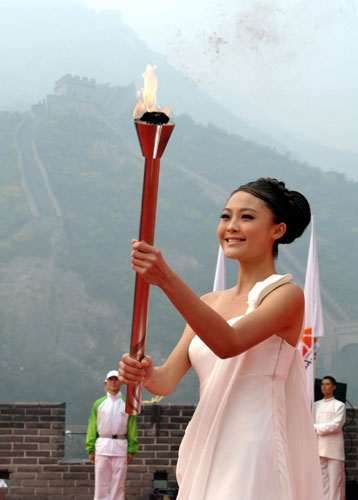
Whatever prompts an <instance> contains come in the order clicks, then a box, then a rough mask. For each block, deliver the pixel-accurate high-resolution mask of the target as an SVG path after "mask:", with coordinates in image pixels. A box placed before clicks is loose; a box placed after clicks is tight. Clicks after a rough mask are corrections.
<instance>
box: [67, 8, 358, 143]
mask: <svg viewBox="0 0 358 500" xmlns="http://www.w3.org/2000/svg"><path fill="white" fill-rule="evenodd" d="M76 1H78V2H82V3H84V4H86V5H87V6H88V7H90V8H94V9H97V10H99V9H105V8H112V9H114V8H116V9H119V10H121V12H122V18H123V21H124V22H125V23H126V24H128V25H130V26H131V27H132V28H133V29H134V30H135V31H136V32H137V33H138V34H139V35H140V36H141V37H142V38H143V39H144V40H145V41H146V42H147V44H148V45H149V46H150V47H151V48H152V49H154V50H156V51H158V52H161V53H163V54H164V55H166V56H167V57H168V59H169V62H171V63H172V64H173V66H175V67H176V68H178V69H180V70H182V71H183V72H184V73H185V75H186V76H187V77H188V78H190V79H192V80H193V81H195V82H197V83H198V84H200V85H202V86H203V87H204V88H207V89H209V90H210V92H213V91H214V90H215V91H217V92H218V95H219V100H221V102H222V103H224V104H226V105H229V104H230V102H231V103H232V108H233V110H234V111H235V112H236V113H238V114H239V115H241V116H243V117H244V118H246V119H250V118H251V119H254V120H255V121H256V122H257V121H258V120H260V121H261V122H262V123H263V125H266V126H267V125H271V126H272V124H276V125H277V126H284V127H286V128H288V129H289V130H291V131H293V132H296V133H298V134H300V135H302V136H304V137H306V138H310V139H313V140H314V141H316V142H318V143H321V144H325V145H328V146H334V147H337V148H340V149H350V150H352V151H356V152H358V141H357V136H358V64H357V58H358V56H357V54H358V0H205V1H204V0H195V1H193V0H150V1H145V0H131V1H128V0H76Z"/></svg>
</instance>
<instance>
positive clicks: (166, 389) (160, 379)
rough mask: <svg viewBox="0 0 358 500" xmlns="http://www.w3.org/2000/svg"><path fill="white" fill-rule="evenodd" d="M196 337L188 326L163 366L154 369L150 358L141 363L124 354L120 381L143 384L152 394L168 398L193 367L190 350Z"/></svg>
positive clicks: (147, 357)
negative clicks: (189, 354)
mask: <svg viewBox="0 0 358 500" xmlns="http://www.w3.org/2000/svg"><path fill="white" fill-rule="evenodd" d="M194 336H195V334H194V332H193V331H192V329H191V328H190V327H189V326H186V328H185V330H184V333H183V335H182V337H181V339H180V340H179V342H178V344H177V345H176V347H175V348H174V350H173V351H172V353H171V354H170V356H169V357H168V359H167V360H166V361H165V363H164V364H163V365H161V366H156V367H154V366H153V361H152V358H151V357H150V356H146V357H145V358H144V359H143V360H142V361H141V362H140V361H137V360H136V359H134V358H132V357H131V356H130V355H129V354H124V356H123V357H122V361H120V363H119V380H120V381H121V383H122V384H133V383H134V384H137V383H139V382H143V384H144V387H145V388H146V389H147V390H148V391H149V392H151V393H152V394H158V395H159V396H168V395H169V394H171V393H172V392H174V390H175V388H176V386H177V385H178V383H179V382H180V380H181V379H182V378H183V377H184V375H185V374H186V372H187V371H188V370H189V368H190V366H191V363H190V360H189V356H188V349H189V345H190V342H191V341H192V339H193V337H194Z"/></svg>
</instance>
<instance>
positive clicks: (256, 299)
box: [245, 274, 292, 314]
mask: <svg viewBox="0 0 358 500" xmlns="http://www.w3.org/2000/svg"><path fill="white" fill-rule="evenodd" d="M291 279H292V274H272V275H271V276H269V277H268V278H266V279H265V280H264V281H258V282H257V283H256V284H255V285H254V287H253V288H252V289H251V290H250V292H249V296H248V300H247V304H248V308H247V310H246V313H245V314H248V313H250V312H251V311H253V310H254V309H256V308H257V307H258V306H259V305H260V303H261V302H262V301H263V299H264V298H265V297H266V295H268V294H269V293H270V292H272V290H275V288H278V287H279V286H281V285H284V284H285V283H288V282H289V281H291Z"/></svg>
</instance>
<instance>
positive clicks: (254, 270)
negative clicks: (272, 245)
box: [236, 259, 276, 294]
mask: <svg viewBox="0 0 358 500" xmlns="http://www.w3.org/2000/svg"><path fill="white" fill-rule="evenodd" d="M272 274H276V269H275V266H274V263H273V259H271V261H268V262H263V261H262V260H261V261H260V262H240V267H239V274H238V279H237V285H236V289H237V294H242V293H245V292H249V291H250V290H251V289H252V287H253V286H254V285H255V283H257V282H258V281H263V280H265V279H266V278H268V277H269V276H271V275H272Z"/></svg>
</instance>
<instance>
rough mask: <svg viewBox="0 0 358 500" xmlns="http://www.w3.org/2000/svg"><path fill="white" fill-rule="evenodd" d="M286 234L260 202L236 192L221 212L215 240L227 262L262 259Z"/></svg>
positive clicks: (251, 196) (284, 226) (253, 197)
mask: <svg viewBox="0 0 358 500" xmlns="http://www.w3.org/2000/svg"><path fill="white" fill-rule="evenodd" d="M285 230H286V225H285V224H284V223H279V224H275V223H274V222H273V213H272V212H271V210H270V209H269V208H268V207H267V206H266V204H265V203H264V202H263V201H262V200H261V199H260V198H256V196H253V195H252V194H249V193H246V192H245V191H238V192H237V193H235V194H233V195H232V196H231V198H230V199H229V200H228V202H227V204H226V207H225V208H224V209H223V212H222V215H221V221H220V224H219V227H218V238H219V242H220V244H221V246H222V247H223V250H224V253H225V255H226V256H227V257H228V258H230V259H238V260H251V259H256V258H262V257H263V255H265V254H267V253H269V254H270V255H271V256H272V247H273V244H274V242H275V240H277V239H278V238H280V237H281V236H282V235H283V234H284V232H285Z"/></svg>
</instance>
